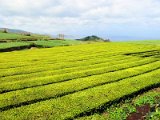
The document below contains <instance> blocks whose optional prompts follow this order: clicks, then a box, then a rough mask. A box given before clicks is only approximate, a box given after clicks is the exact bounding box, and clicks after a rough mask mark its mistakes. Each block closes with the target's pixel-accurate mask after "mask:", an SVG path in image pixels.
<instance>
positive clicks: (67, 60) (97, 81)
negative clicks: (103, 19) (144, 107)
mask: <svg viewBox="0 0 160 120" xmlns="http://www.w3.org/2000/svg"><path fill="white" fill-rule="evenodd" d="M37 42H38V44H44V43H43V41H37ZM48 44H49V45H51V43H48ZM159 86H160V47H159V45H157V44H137V43H128V42H122V43H121V42H110V43H92V44H81V45H74V46H66V47H63V46H62V47H55V48H46V49H30V50H25V51H14V52H7V53H0V119H1V120H49V119H51V120H63V119H68V120H69V119H88V120H89V119H93V120H99V119H101V118H102V117H104V116H102V114H103V112H104V111H102V110H103V109H104V110H107V108H108V109H109V108H110V106H111V105H114V104H117V101H118V100H120V99H126V98H127V99H128V97H132V96H137V95H139V94H140V93H144V92H145V91H147V90H151V89H154V88H156V87H159ZM156 95H158V96H160V94H159V93H157V94H156ZM142 100H143V99H142ZM135 103H140V102H135ZM111 113H112V112H111ZM158 113H159V109H157V111H156V114H158ZM119 114H120V113H119ZM92 115H93V116H92ZM112 117H113V116H112ZM112 117H111V119H112ZM124 117H126V114H125V115H123V116H122V118H118V119H120V120H121V119H122V120H123V119H125V118H124ZM113 120H114V117H113Z"/></svg>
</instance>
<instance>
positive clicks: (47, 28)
mask: <svg viewBox="0 0 160 120" xmlns="http://www.w3.org/2000/svg"><path fill="white" fill-rule="evenodd" d="M0 27H8V28H16V29H22V30H27V31H31V32H35V33H36V32H37V33H49V34H58V33H64V34H67V35H73V36H85V35H92V34H94V35H99V36H101V37H104V38H107V37H113V36H114V38H116V37H119V39H121V38H120V37H122V38H123V37H125V38H127V37H128V39H134V38H137V39H138V38H139V39H143V38H144V39H158V38H159V39H160V0H0ZM130 36H131V37H133V38H130Z"/></svg>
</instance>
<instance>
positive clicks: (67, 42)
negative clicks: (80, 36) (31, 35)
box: [32, 40, 82, 48]
mask: <svg viewBox="0 0 160 120" xmlns="http://www.w3.org/2000/svg"><path fill="white" fill-rule="evenodd" d="M32 43H35V44H36V45H40V46H43V47H47V48H48V47H57V46H69V45H76V44H81V43H82V42H80V41H76V40H39V41H34V42H32Z"/></svg>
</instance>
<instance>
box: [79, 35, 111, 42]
mask: <svg viewBox="0 0 160 120" xmlns="http://www.w3.org/2000/svg"><path fill="white" fill-rule="evenodd" d="M78 40H80V41H93V42H109V40H105V39H103V38H100V37H97V36H95V35H92V36H87V37H84V38H82V39H78Z"/></svg>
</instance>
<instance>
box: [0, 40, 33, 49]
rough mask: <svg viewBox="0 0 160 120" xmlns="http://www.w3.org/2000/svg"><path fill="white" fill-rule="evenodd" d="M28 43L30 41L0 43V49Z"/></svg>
mask: <svg viewBox="0 0 160 120" xmlns="http://www.w3.org/2000/svg"><path fill="white" fill-rule="evenodd" d="M29 45H30V43H27V42H10V43H0V50H3V49H8V48H13V47H21V46H29Z"/></svg>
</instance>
